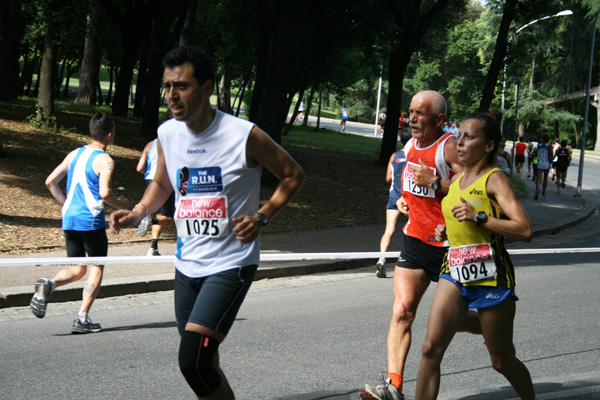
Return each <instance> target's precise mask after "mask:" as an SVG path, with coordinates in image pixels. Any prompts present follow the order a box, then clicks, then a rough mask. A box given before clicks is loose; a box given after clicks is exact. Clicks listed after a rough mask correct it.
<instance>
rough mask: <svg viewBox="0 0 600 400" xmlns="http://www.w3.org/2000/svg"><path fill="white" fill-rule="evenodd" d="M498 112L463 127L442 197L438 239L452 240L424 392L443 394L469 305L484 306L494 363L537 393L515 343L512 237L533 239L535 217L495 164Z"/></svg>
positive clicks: (430, 334)
mask: <svg viewBox="0 0 600 400" xmlns="http://www.w3.org/2000/svg"><path fill="white" fill-rule="evenodd" d="M498 114H499V113H498V112H496V113H495V114H484V113H474V114H470V115H469V116H467V117H466V118H465V121H464V122H463V124H462V125H461V127H460V136H459V140H458V159H459V161H460V163H461V164H463V165H464V166H465V171H464V172H463V173H462V174H460V175H455V176H454V178H453V182H452V184H451V185H450V189H449V190H448V195H447V196H446V197H445V198H444V199H443V201H442V211H443V213H444V219H445V222H446V225H439V226H438V228H437V230H436V239H437V240H445V239H446V238H447V239H448V241H449V242H450V248H449V250H448V253H447V254H446V258H445V259H444V264H443V266H442V272H441V274H440V278H442V279H440V280H439V283H438V284H437V288H436V291H435V295H434V297H433V302H432V304H431V310H430V312H429V322H428V328H427V336H426V338H425V342H424V343H423V348H422V358H421V365H420V367H419V374H418V377H417V390H416V397H415V398H416V399H419V400H425V399H435V398H437V395H438V391H439V386H440V364H441V362H442V358H443V357H444V353H445V351H446V349H447V348H448V346H449V345H450V342H451V341H452V338H453V337H454V334H455V333H456V330H457V328H458V326H459V325H460V323H461V321H462V320H463V319H464V317H465V315H466V314H467V311H468V310H469V308H477V310H478V311H479V319H480V321H481V327H482V330H483V337H484V339H485V343H486V345H487V348H488V351H489V353H490V358H491V361H492V366H493V368H494V369H495V370H496V371H498V372H500V373H501V374H502V375H504V376H505V377H506V379H507V380H508V381H509V382H510V384H511V385H512V387H513V388H514V389H515V391H516V392H517V393H518V395H519V396H520V397H521V398H522V399H534V398H535V395H534V389H533V383H532V381H531V376H530V375H529V371H528V370H527V367H525V365H524V364H523V363H522V362H521V361H519V360H518V359H517V357H516V356H515V351H514V348H513V345H512V343H513V320H514V317H515V309H516V306H515V302H516V301H517V300H518V298H517V296H516V294H515V275H514V268H513V265H512V262H511V261H510V257H509V255H508V252H507V251H506V248H505V247H504V236H506V237H509V238H511V239H515V240H522V241H526V242H530V241H531V238H532V230H531V224H530V222H529V218H528V217H527V214H526V212H525V210H524V209H523V207H522V206H521V203H519V201H518V200H517V198H516V196H515V193H514V190H513V188H512V186H511V184H510V181H509V180H508V178H507V177H506V175H505V174H504V173H502V171H501V170H499V169H498V168H494V167H492V165H493V163H494V161H495V158H496V150H497V148H498V144H499V143H500V141H501V139H502V136H501V133H500V127H499V119H500V118H499V116H498Z"/></svg>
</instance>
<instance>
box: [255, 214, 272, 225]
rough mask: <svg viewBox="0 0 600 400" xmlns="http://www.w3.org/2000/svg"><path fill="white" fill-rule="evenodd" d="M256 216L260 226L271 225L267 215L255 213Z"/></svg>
mask: <svg viewBox="0 0 600 400" xmlns="http://www.w3.org/2000/svg"><path fill="white" fill-rule="evenodd" d="M254 215H256V216H257V217H258V222H260V224H261V225H262V226H265V225H266V224H268V223H269V217H267V216H266V215H265V214H263V213H259V212H255V213H254Z"/></svg>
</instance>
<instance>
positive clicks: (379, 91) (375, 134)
mask: <svg viewBox="0 0 600 400" xmlns="http://www.w3.org/2000/svg"><path fill="white" fill-rule="evenodd" d="M381 75H383V64H381V72H380V73H379V89H378V90H377V111H375V129H374V130H373V136H377V125H378V122H379V101H380V99H381Z"/></svg>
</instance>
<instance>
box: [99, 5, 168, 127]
mask: <svg viewBox="0 0 600 400" xmlns="http://www.w3.org/2000/svg"><path fill="white" fill-rule="evenodd" d="M101 2H102V7H103V8H104V10H106V12H107V13H108V15H109V16H110V17H111V19H112V20H113V21H114V22H115V24H116V25H117V26H118V27H119V28H121V38H122V46H123V47H122V51H121V61H120V66H119V75H118V77H117V83H116V88H115V95H114V98H113V103H112V112H113V115H115V116H120V117H124V116H127V111H128V109H129V93H130V90H131V82H132V81H133V71H134V67H135V64H136V62H137V61H138V59H139V50H140V47H141V45H142V41H143V39H144V37H147V36H148V35H149V32H150V27H151V23H152V11H153V10H154V9H157V10H162V7H161V5H160V4H155V1H153V0H123V4H122V5H121V4H119V6H120V7H117V4H115V2H114V0H101Z"/></svg>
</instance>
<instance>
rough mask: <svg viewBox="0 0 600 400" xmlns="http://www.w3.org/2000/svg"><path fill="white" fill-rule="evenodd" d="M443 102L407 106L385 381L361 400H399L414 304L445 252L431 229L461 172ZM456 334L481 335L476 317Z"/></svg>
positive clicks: (436, 97) (428, 96) (425, 96)
mask: <svg viewBox="0 0 600 400" xmlns="http://www.w3.org/2000/svg"><path fill="white" fill-rule="evenodd" d="M446 108H447V106H446V100H445V99H444V97H443V96H442V95H441V94H439V93H438V92H435V91H432V90H426V91H422V92H419V93H417V94H416V95H415V96H414V97H413V98H412V101H411V103H410V110H409V122H410V128H411V130H412V139H410V140H409V141H408V142H407V143H406V146H405V148H404V152H405V154H406V160H407V164H406V167H405V168H404V174H403V175H402V197H401V198H400V199H399V200H398V202H397V205H398V210H400V212H402V213H403V214H405V215H407V216H408V222H407V223H406V225H405V226H404V229H403V231H404V242H403V244H402V253H401V255H400V258H399V259H398V262H397V264H396V268H395V271H394V284H393V287H394V305H393V310H392V320H391V322H390V328H389V331H388V340H387V348H388V349H387V352H388V378H387V379H384V378H383V377H382V384H381V385H379V386H376V387H375V386H371V385H366V386H365V388H364V390H362V391H361V392H360V396H361V398H362V399H371V400H373V399H374V400H400V399H404V395H403V394H402V381H403V373H404V365H405V363H406V358H407V356H408V350H409V348H410V342H411V326H412V323H413V321H414V319H415V315H416V312H417V307H418V306H419V302H420V300H421V298H422V296H423V294H424V293H425V291H426V290H427V288H428V287H429V284H430V283H431V282H432V281H433V282H437V281H438V276H439V274H440V268H441V265H442V261H443V258H444V254H445V253H446V250H447V247H446V246H447V244H446V243H445V242H437V241H436V239H435V228H436V227H437V225H439V224H443V223H444V216H443V215H442V211H441V201H442V198H443V197H444V196H445V195H446V193H447V192H448V188H449V186H450V178H451V177H452V175H453V174H454V173H458V172H461V171H462V169H463V167H462V166H461V165H460V164H459V163H458V153H457V146H456V138H455V137H454V135H453V134H452V132H448V133H444V132H443V131H442V125H443V123H444V120H445V116H446ZM459 330H461V331H468V332H472V333H479V334H481V325H480V324H479V318H478V315H477V313H475V312H472V313H469V314H468V316H467V318H465V320H464V321H463V323H462V325H461V328H460V329H459Z"/></svg>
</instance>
